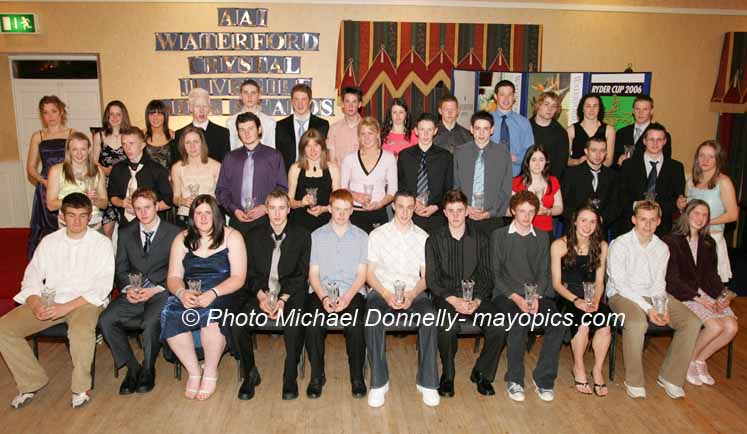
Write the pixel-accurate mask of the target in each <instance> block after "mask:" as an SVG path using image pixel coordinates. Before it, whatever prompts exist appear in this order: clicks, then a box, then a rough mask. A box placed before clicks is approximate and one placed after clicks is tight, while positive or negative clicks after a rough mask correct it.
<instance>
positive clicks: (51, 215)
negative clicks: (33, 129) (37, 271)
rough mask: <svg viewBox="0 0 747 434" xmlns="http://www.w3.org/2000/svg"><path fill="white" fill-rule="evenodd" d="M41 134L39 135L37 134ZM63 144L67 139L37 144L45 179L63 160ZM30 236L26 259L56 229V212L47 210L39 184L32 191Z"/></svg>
mask: <svg viewBox="0 0 747 434" xmlns="http://www.w3.org/2000/svg"><path fill="white" fill-rule="evenodd" d="M39 134H41V133H39ZM65 142H67V139H47V140H42V141H41V142H39V157H40V159H41V163H42V171H41V176H42V177H43V178H44V179H47V176H48V174H49V169H50V168H51V167H52V166H54V165H55V164H58V163H62V162H63V161H64V160H65ZM30 226H31V235H30V236H29V245H28V250H29V251H28V257H29V259H31V257H32V256H34V250H36V246H38V245H39V242H41V239H42V238H44V236H45V235H47V234H50V233H52V232H54V231H56V230H57V229H58V227H59V226H58V223H57V211H54V212H51V211H49V210H48V209H47V188H46V187H44V184H42V183H41V182H40V183H38V184H36V190H34V204H33V206H32V207H31V223H30Z"/></svg>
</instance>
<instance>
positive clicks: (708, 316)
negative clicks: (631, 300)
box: [664, 145, 739, 386]
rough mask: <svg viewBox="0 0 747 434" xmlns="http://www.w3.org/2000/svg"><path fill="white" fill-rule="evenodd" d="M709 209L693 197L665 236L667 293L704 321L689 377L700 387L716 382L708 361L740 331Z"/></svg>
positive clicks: (688, 373) (705, 204)
mask: <svg viewBox="0 0 747 434" xmlns="http://www.w3.org/2000/svg"><path fill="white" fill-rule="evenodd" d="M701 146H702V145H701ZM709 212H710V211H709V209H708V204H707V203H706V202H705V201H703V200H700V199H693V200H691V201H690V203H688V204H687V206H686V207H685V210H684V211H683V213H682V215H681V216H680V218H679V220H678V221H677V224H676V225H675V227H674V229H673V230H672V233H671V234H669V235H665V236H664V242H665V243H667V246H669V263H668V264H667V292H668V293H670V294H672V296H673V297H674V298H676V299H677V300H679V301H681V302H682V303H683V304H684V305H685V306H687V308H688V309H690V310H691V311H692V312H693V313H694V314H695V315H696V316H697V317H698V318H699V319H700V320H701V321H702V322H703V329H702V330H701V331H700V334H699V335H698V340H697V341H695V349H694V350H693V355H692V359H691V361H690V366H689V368H688V370H687V377H686V378H687V382H688V383H690V384H694V385H696V386H700V385H702V384H708V385H713V384H714V383H715V381H714V380H713V377H711V374H709V373H708V365H706V361H707V360H708V358H710V357H711V356H712V355H713V354H714V353H715V352H716V351H718V350H720V349H721V348H723V347H725V346H726V345H727V344H728V343H729V342H731V341H732V339H734V336H736V334H737V330H739V326H738V325H737V317H736V316H735V315H734V312H733V311H732V310H731V308H730V307H729V304H730V301H729V297H721V294H722V293H723V291H724V289H725V288H724V285H723V283H721V279H720V278H719V275H718V265H717V262H718V259H717V250H718V249H717V245H718V244H717V243H716V242H714V240H713V238H711V237H710V236H709V235H708V223H709V217H710V216H709ZM711 222H713V221H712V220H711Z"/></svg>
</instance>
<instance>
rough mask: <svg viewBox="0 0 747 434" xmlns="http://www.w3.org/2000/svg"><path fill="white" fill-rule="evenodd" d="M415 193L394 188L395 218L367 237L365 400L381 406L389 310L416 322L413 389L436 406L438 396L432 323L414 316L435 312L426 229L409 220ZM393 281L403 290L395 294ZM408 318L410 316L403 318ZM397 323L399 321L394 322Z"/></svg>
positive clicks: (386, 385) (385, 379) (386, 379)
mask: <svg viewBox="0 0 747 434" xmlns="http://www.w3.org/2000/svg"><path fill="white" fill-rule="evenodd" d="M414 212H415V195H414V194H413V193H410V192H404V191H399V192H397V194H395V196H394V219H392V221H390V222H389V223H386V224H384V225H381V226H379V227H378V228H376V229H375V230H374V231H373V232H371V234H370V235H369V237H368V271H367V276H366V281H367V282H368V284H369V286H370V287H371V292H370V293H369V294H368V300H367V301H366V309H367V310H368V313H367V320H370V323H369V324H366V330H365V335H366V348H367V349H368V361H369V364H370V365H371V383H370V387H371V390H370V391H369V392H368V405H369V406H371V407H381V406H382V405H384V401H385V399H386V393H387V391H388V390H389V367H388V365H387V361H386V345H385V344H386V330H385V328H384V324H383V323H382V321H379V320H378V319H380V318H382V317H383V316H384V315H385V314H389V313H393V314H394V315H395V316H396V317H397V318H398V319H399V318H401V317H402V316H406V317H407V318H408V320H412V323H413V324H414V325H416V326H418V376H417V389H418V391H420V393H421V394H422V397H423V403H425V405H428V406H432V407H433V406H437V405H438V404H439V401H440V398H439V396H438V362H437V361H436V357H438V354H437V352H438V347H437V345H438V344H437V335H438V330H437V328H436V325H435V324H430V323H427V322H425V321H415V320H414V318H417V317H418V314H419V317H420V318H422V316H423V315H426V314H429V315H434V316H435V313H436V312H435V309H434V308H433V304H432V303H431V301H430V300H429V299H428V297H427V295H426V294H425V289H426V286H425V240H426V239H427V238H428V234H426V233H425V231H423V230H422V229H420V228H419V227H418V226H417V225H415V223H413V221H412V215H413V213H414ZM395 285H396V286H399V287H400V288H401V289H402V295H401V298H398V297H397V292H398V291H397V289H396V288H395ZM407 322H408V323H409V322H410V321H407ZM397 324H402V322H401V321H398V322H397Z"/></svg>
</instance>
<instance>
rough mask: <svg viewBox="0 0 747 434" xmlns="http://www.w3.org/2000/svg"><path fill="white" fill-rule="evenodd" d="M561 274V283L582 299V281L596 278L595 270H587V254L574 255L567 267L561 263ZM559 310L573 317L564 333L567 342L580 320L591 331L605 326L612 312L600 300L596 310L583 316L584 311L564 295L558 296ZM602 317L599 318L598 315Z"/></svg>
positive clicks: (574, 333)
mask: <svg viewBox="0 0 747 434" xmlns="http://www.w3.org/2000/svg"><path fill="white" fill-rule="evenodd" d="M561 264H562V269H561V270H562V276H563V283H564V284H565V286H566V287H567V288H568V290H569V291H571V293H573V295H575V296H577V297H579V298H581V300H583V299H584V282H594V281H595V280H596V271H595V270H589V255H583V256H582V255H576V263H575V264H573V266H572V267H567V266H566V265H565V264H563V263H562V261H561ZM559 298H560V303H559V306H558V307H559V310H560V312H561V313H562V314H564V315H568V314H570V315H571V316H572V318H573V324H572V325H571V326H570V327H569V331H570V333H568V334H566V339H565V341H566V342H569V341H570V340H571V339H573V337H574V336H575V335H576V332H578V326H579V325H581V323H582V321H585V322H587V323H588V324H587V325H588V326H589V333H590V334H591V333H593V332H594V331H596V330H597V329H599V328H602V327H606V326H607V324H608V322H607V320H608V318H609V315H611V314H612V311H611V310H610V308H609V306H607V304H605V303H603V302H602V301H600V303H599V308H598V309H597V311H596V312H594V313H593V314H591V315H588V316H586V318H583V316H584V314H586V312H584V311H582V310H580V309H579V308H577V307H576V306H574V305H573V303H571V302H570V300H566V299H565V298H564V297H559ZM600 316H601V317H603V318H599V317H600Z"/></svg>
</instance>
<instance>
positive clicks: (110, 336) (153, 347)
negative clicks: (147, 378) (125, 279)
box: [99, 291, 169, 369]
mask: <svg viewBox="0 0 747 434" xmlns="http://www.w3.org/2000/svg"><path fill="white" fill-rule="evenodd" d="M168 295H169V292H168V291H162V292H159V293H158V294H156V295H154V296H153V297H151V298H150V299H149V300H148V301H146V302H144V303H130V302H129V301H127V297H126V296H125V294H121V295H120V296H119V298H117V299H116V300H114V301H113V302H111V304H109V306H107V308H106V310H104V312H102V313H101V316H100V317H99V328H100V329H101V334H102V335H103V336H104V340H106V343H107V344H109V348H111V350H112V355H113V356H114V366H115V367H117V369H119V368H121V367H122V366H124V365H126V364H127V362H129V361H130V360H131V359H133V358H134V357H135V355H134V354H133V352H132V348H130V342H129V341H128V339H127V332H126V330H125V325H138V326H140V327H142V328H143V338H142V339H143V353H144V357H143V367H144V368H147V369H153V368H154V367H155V364H156V357H158V352H159V351H160V350H161V341H160V340H159V336H160V334H161V311H162V310H163V306H164V305H165V304H166V299H167V298H168Z"/></svg>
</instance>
